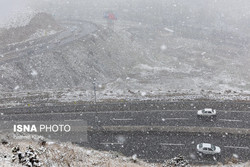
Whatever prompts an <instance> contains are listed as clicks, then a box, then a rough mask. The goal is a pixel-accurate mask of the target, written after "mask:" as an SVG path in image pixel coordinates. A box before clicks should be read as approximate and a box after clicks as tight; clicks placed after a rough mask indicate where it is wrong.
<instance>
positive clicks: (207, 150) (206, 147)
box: [196, 143, 221, 156]
mask: <svg viewBox="0 0 250 167" xmlns="http://www.w3.org/2000/svg"><path fill="white" fill-rule="evenodd" d="M196 149H197V153H198V155H199V156H203V155H212V156H219V155H220V154H221V149H220V147H218V146H214V145H212V144H210V143H200V144H198V145H197V147H196Z"/></svg>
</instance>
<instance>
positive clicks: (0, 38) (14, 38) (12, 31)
mask: <svg viewBox="0 0 250 167" xmlns="http://www.w3.org/2000/svg"><path fill="white" fill-rule="evenodd" d="M60 29H61V27H60V26H59V25H58V24H57V23H56V21H55V20H54V18H53V17H52V16H51V15H49V14H46V13H38V14H36V15H34V17H32V18H31V20H30V22H29V23H28V24H27V25H25V26H22V27H11V28H2V29H0V44H1V45H7V44H11V43H17V42H22V41H25V40H27V39H29V38H30V37H31V36H32V35H33V34H35V33H37V32H38V31H39V30H43V31H44V32H45V31H47V32H50V31H59V30H60Z"/></svg>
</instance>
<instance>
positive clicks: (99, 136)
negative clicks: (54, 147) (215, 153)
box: [0, 101, 250, 164]
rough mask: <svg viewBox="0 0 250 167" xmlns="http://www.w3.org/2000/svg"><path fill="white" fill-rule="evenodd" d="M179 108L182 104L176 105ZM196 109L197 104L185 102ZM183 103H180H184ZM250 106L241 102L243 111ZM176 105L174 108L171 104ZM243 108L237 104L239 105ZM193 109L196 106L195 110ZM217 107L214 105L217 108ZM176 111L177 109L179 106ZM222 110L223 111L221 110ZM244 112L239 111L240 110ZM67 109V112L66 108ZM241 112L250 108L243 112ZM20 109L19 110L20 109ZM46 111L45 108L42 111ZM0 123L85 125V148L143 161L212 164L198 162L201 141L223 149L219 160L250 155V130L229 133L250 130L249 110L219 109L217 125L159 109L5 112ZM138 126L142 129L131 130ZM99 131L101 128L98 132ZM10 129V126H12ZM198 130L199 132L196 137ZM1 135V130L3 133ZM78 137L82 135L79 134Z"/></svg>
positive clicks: (193, 112)
mask: <svg viewBox="0 0 250 167" xmlns="http://www.w3.org/2000/svg"><path fill="white" fill-rule="evenodd" d="M172 103H174V105H175V106H178V102H172ZM186 103H190V105H191V104H193V102H191V101H190V102H186ZM180 104H182V102H180ZM246 104H248V103H242V105H244V106H248V105H246ZM171 105H173V104H171ZM238 105H239V104H237V106H238ZM191 106H192V105H191ZM214 107H215V106H214ZM177 108H178V107H177ZM218 108H220V107H219V106H218ZM239 108H240V107H239ZM68 109H69V107H68ZM243 109H247V108H244V107H243ZM17 110H18V109H17ZM40 110H42V107H41V108H40ZM0 113H1V115H0V120H1V122H4V121H12V122H22V123H28V122H31V121H33V122H36V121H51V122H53V121H54V122H56V121H61V122H63V120H65V121H66V120H67V121H69V120H71V121H72V120H83V121H85V122H87V125H88V127H89V128H93V129H94V130H89V131H88V132H87V133H88V141H87V142H83V143H81V144H82V145H85V146H90V147H93V148H95V149H100V150H114V151H119V152H121V153H123V154H125V155H127V156H132V155H133V154H137V155H138V157H139V158H142V159H145V160H149V161H154V162H155V161H160V162H162V161H163V160H166V159H169V158H172V157H174V156H176V155H178V154H182V155H184V156H186V157H187V158H188V159H189V160H190V161H191V162H193V163H209V164H211V163H214V162H216V161H215V160H214V159H213V157H205V158H202V159H199V158H198V157H197V155H196V151H195V148H196V145H197V144H199V143H202V142H208V143H212V144H214V145H217V146H219V147H221V149H222V155H221V157H220V159H219V161H224V160H225V159H226V158H230V157H232V156H235V157H238V158H239V159H240V160H247V159H248V158H249V153H250V150H249V148H250V133H249V132H250V131H248V133H246V134H244V133H240V134H237V133H235V132H234V133H231V132H230V130H228V129H236V132H237V130H241V129H245V130H249V129H250V122H249V117H250V111H249V110H241V111H240V110H239V111H237V110H217V113H218V114H217V119H216V120H213V121H211V120H200V119H197V116H196V113H197V109H192V110H191V109H190V108H189V109H187V110H185V109H183V110H179V109H176V110H174V109H172V110H169V109H167V108H166V109H165V110H163V109H161V110H147V111H145V110H143V111H98V112H94V111H79V110H77V111H74V110H73V109H72V111H70V110H69V111H68V112H63V113H60V112H45V113H42V112H41V111H40V112H37V113H36V112H30V113H29V112H25V111H24V110H23V109H22V111H21V112H20V113H18V114H16V113H11V112H9V113H8V112H6V111H5V112H4V111H3V110H1V112H0ZM102 127H113V128H114V129H117V128H122V127H129V128H130V129H129V130H120V129H118V130H108V131H105V130H102ZM136 127H140V128H142V129H141V130H140V128H139V130H138V129H137V130H133V128H136ZM143 127H165V128H166V127H185V128H186V129H189V128H190V129H194V131H192V132H188V131H187V132H184V131H182V132H170V131H161V130H159V131H157V130H146V131H145V130H143ZM208 127H209V128H221V132H220V133H212V132H206V131H204V132H203V128H208ZM95 128H97V129H95ZM10 129H11V127H10ZM197 129H199V132H195V131H196V130H197ZM0 130H3V129H1V128H0ZM79 133H80V132H79Z"/></svg>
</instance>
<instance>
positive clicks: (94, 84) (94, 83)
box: [93, 78, 96, 104]
mask: <svg viewBox="0 0 250 167" xmlns="http://www.w3.org/2000/svg"><path fill="white" fill-rule="evenodd" d="M93 86H94V103H95V104H96V79H95V78H94V81H93Z"/></svg>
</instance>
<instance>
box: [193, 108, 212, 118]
mask: <svg viewBox="0 0 250 167" xmlns="http://www.w3.org/2000/svg"><path fill="white" fill-rule="evenodd" d="M197 117H198V118H216V110H214V109H212V108H205V109H203V110H198V112H197Z"/></svg>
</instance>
